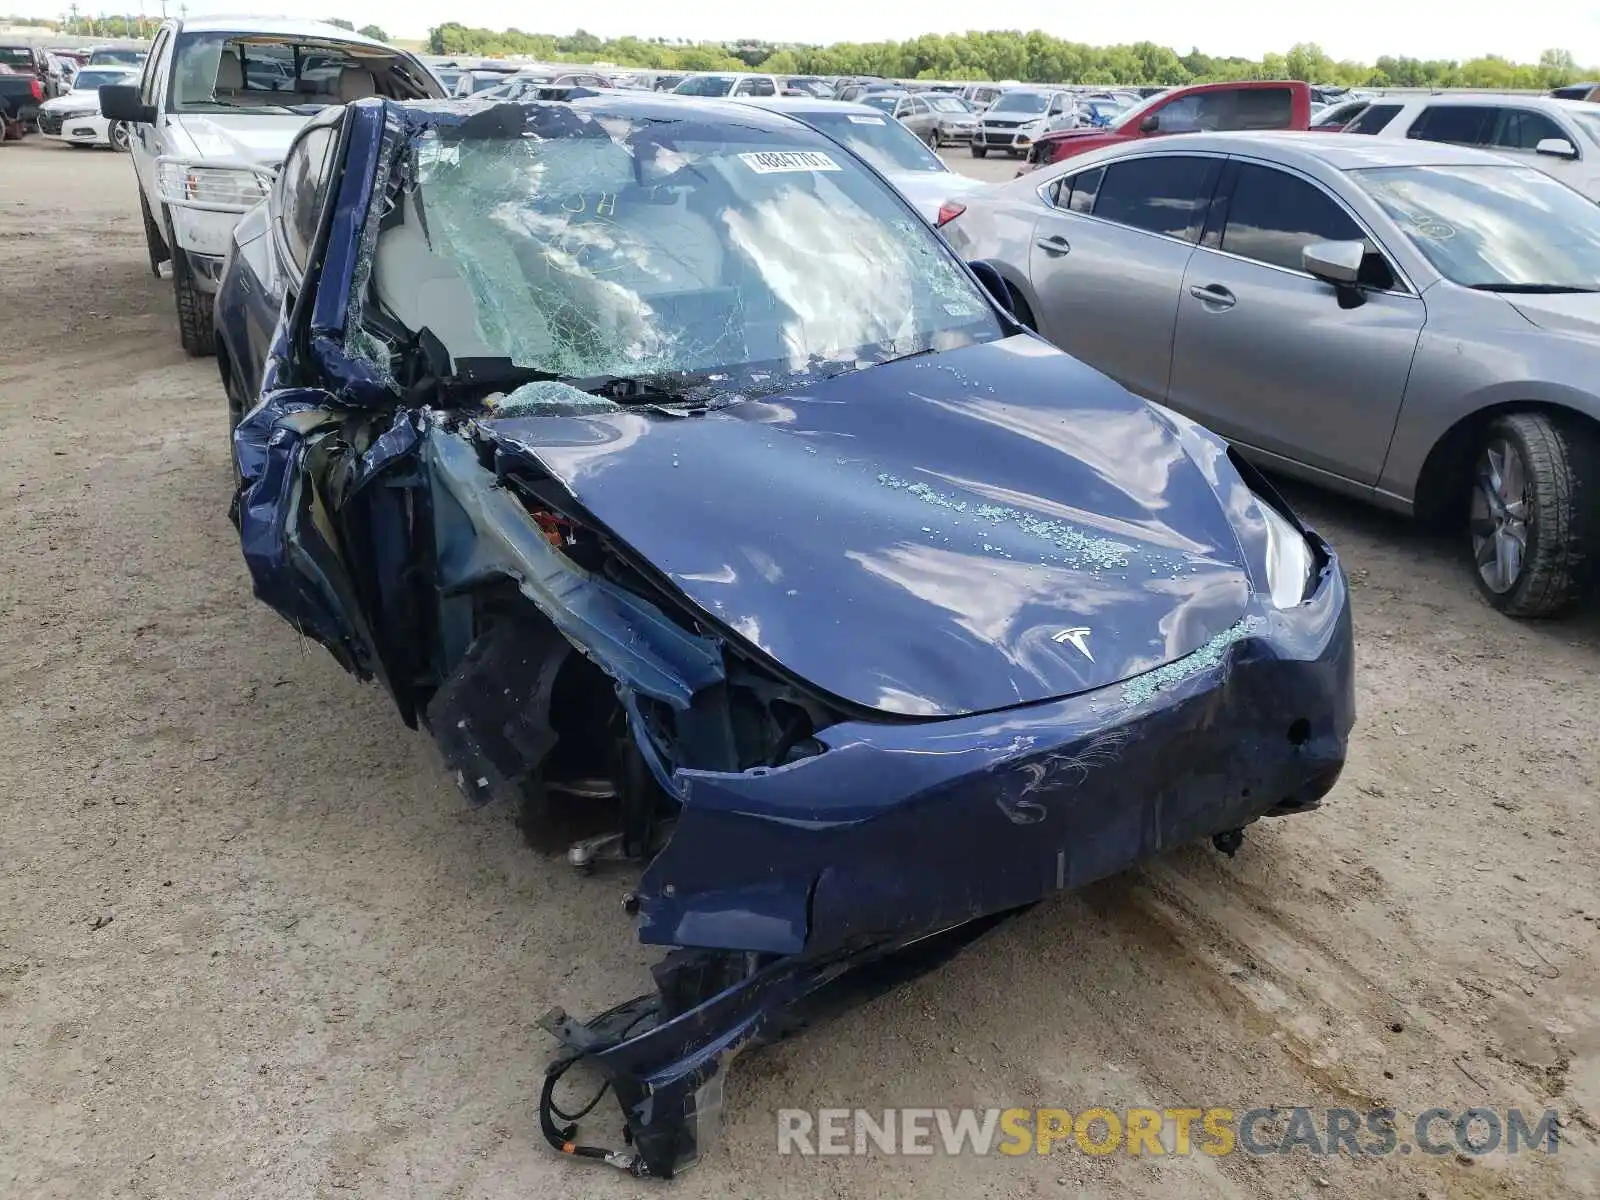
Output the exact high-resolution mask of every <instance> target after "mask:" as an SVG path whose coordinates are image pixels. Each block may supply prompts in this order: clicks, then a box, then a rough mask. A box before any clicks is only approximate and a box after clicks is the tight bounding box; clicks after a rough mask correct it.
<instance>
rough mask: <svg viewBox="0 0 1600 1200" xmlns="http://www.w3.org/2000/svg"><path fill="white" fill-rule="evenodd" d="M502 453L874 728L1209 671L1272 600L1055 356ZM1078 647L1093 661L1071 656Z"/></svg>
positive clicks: (826, 389)
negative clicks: (1253, 600)
mask: <svg viewBox="0 0 1600 1200" xmlns="http://www.w3.org/2000/svg"><path fill="white" fill-rule="evenodd" d="M485 428H486V429H487V430H488V431H489V433H490V436H492V437H493V438H495V439H496V440H497V441H499V442H501V443H502V444H503V445H505V446H507V447H508V448H516V449H520V450H522V451H524V452H525V453H527V454H528V455H529V456H530V457H532V458H534V459H536V460H537V461H538V462H539V463H540V464H541V465H542V466H543V467H544V468H545V469H546V470H547V471H548V472H549V473H550V474H552V475H554V476H555V477H556V478H558V479H560V480H561V481H562V482H563V483H564V484H566V486H567V487H568V488H569V490H570V491H571V492H572V494H573V496H574V497H575V498H576V499H577V501H578V502H579V503H580V504H581V505H582V506H583V507H584V509H585V510H586V511H588V512H589V513H591V514H592V515H593V516H594V517H595V518H596V519H597V520H599V521H600V522H601V523H602V524H603V525H605V526H606V527H607V528H609V529H610V530H611V531H612V532H613V533H615V534H616V535H617V536H618V537H619V538H620V539H621V540H622V541H623V542H625V543H627V544H628V545H629V546H631V547H633V548H634V550H636V551H637V552H638V553H639V554H641V555H642V556H643V557H645V558H647V559H648V560H649V561H650V562H651V563H652V564H654V565H655V566H656V567H657V568H659V569H660V570H662V571H663V572H665V573H666V574H667V575H668V576H669V577H670V579H671V580H672V581H673V582H674V583H675V584H676V585H677V586H678V587H679V588H681V589H682V590H683V592H684V593H685V595H687V596H688V597H689V598H690V599H691V600H692V601H693V602H694V603H695V604H696V605H698V606H699V607H700V608H701V609H703V610H704V611H705V613H706V614H707V615H708V616H709V617H711V618H712V619H713V620H715V621H717V622H719V623H720V624H721V625H723V626H724V627H726V628H727V629H728V630H731V631H732V632H734V633H736V634H738V635H739V636H741V637H743V638H744V639H745V640H747V641H749V642H751V643H752V644H754V645H756V646H758V647H759V648H760V649H761V650H763V651H764V652H765V653H766V654H768V655H769V656H770V657H771V658H773V659H775V660H776V661H778V662H779V663H781V664H783V665H784V666H785V667H787V668H788V669H789V670H790V671H792V672H794V673H795V674H797V675H799V676H801V677H803V678H805V679H807V680H809V681H810V682H811V683H813V684H815V685H816V686H817V687H819V688H821V689H823V690H824V691H826V692H828V693H830V694H831V695H834V696H837V697H842V698H844V699H846V700H849V701H851V702H853V703H855V704H858V705H861V706H863V707H866V708H873V709H879V710H882V711H887V712H893V713H899V714H905V715H910V716H924V717H926V716H950V715H957V714H962V713H971V712H983V711H988V710H992V709H998V708H1006V707H1010V706H1014V705H1018V704H1028V703H1032V702H1035V701H1038V700H1043V699H1048V698H1051V697H1054V696H1063V695H1071V694H1074V693H1077V692H1081V691H1085V690H1087V689H1090V688H1095V687H1100V686H1103V685H1105V684H1107V683H1111V682H1114V681H1116V680H1119V679H1124V678H1127V677H1128V676H1129V675H1133V674H1137V673H1140V672H1142V671H1146V670H1149V669H1150V668H1152V667H1156V666H1159V665H1161V664H1162V663H1165V662H1169V661H1171V660H1172V659H1174V658H1177V657H1180V656H1181V655H1184V654H1187V653H1189V652H1190V651H1191V650H1193V649H1194V648H1195V647H1197V646H1199V645H1201V644H1202V643H1204V642H1205V641H1206V640H1207V639H1208V638H1210V637H1212V636H1214V635H1215V634H1217V633H1219V632H1220V631H1222V630H1224V629H1226V628H1227V627H1228V626H1229V625H1231V624H1232V623H1233V622H1234V621H1236V620H1237V619H1238V618H1239V616H1240V614H1241V613H1242V612H1243V611H1244V607H1245V603H1246V600H1247V598H1248V595H1249V591H1250V581H1249V576H1248V574H1247V572H1246V569H1245V567H1244V565H1243V553H1242V551H1241V549H1240V545H1239V541H1238V538H1237V537H1236V536H1235V534H1234V532H1233V530H1232V528H1231V527H1230V525H1229V522H1228V518H1227V514H1226V513H1225V512H1224V511H1223V508H1222V505H1221V504H1220V503H1219V502H1218V498H1217V495H1216V494H1215V492H1213V490H1212V488H1211V486H1210V485H1209V484H1208V482H1207V481H1206V478H1205V476H1204V475H1203V474H1202V472H1201V470H1200V469H1199V468H1198V467H1197V466H1196V465H1195V463H1194V462H1192V461H1191V460H1190V459H1189V457H1188V455H1187V454H1186V453H1185V451H1184V448H1183V446H1182V444H1181V443H1180V441H1179V439H1178V438H1177V437H1176V436H1175V435H1174V433H1173V431H1172V430H1171V428H1169V427H1168V425H1167V424H1165V423H1164V422H1163V421H1162V420H1161V419H1160V418H1159V417H1158V416H1157V415H1156V413H1155V412H1154V411H1153V410H1152V409H1151V408H1150V407H1149V406H1148V405H1146V404H1145V403H1144V402H1143V401H1141V400H1138V399H1137V398H1135V397H1133V396H1131V395H1130V394H1129V393H1128V392H1126V391H1125V390H1123V389H1122V388H1121V387H1119V386H1117V385H1116V384H1114V383H1112V382H1111V381H1110V380H1108V379H1107V378H1106V377H1105V376H1103V375H1101V374H1099V373H1098V372H1095V371H1092V370H1090V369H1088V368H1087V367H1084V366H1083V365H1082V364H1080V363H1078V362H1077V361H1076V360H1074V359H1072V358H1069V357H1067V356H1066V355H1064V354H1062V353H1061V352H1060V351H1058V350H1055V349H1052V348H1051V347H1049V346H1047V345H1045V344H1044V343H1043V342H1041V341H1039V340H1037V339H1036V338H1033V337H1015V338H1010V339H1007V340H1005V341H1002V342H996V343H990V344H987V345H980V346H974V347H970V348H967V349H963V350H956V351H953V352H950V353H945V354H937V355H928V356H923V357H919V358H915V359H910V360H907V361H904V362H899V363H889V364H886V365H883V366H877V367H871V368H868V369H865V370H859V371H852V372H848V373H846V374H843V375H838V376H835V377H833V378H831V379H827V380H823V381H819V382H817V383H816V384H814V385H811V386H809V387H808V388H806V389H805V390H803V391H800V390H797V391H795V392H791V393H786V394H784V395H781V396H777V397H773V398H770V399H767V400H763V401H752V402H746V403H735V404H733V405H731V406H729V407H725V408H720V409H714V410H712V411H710V412H708V413H707V414H706V415H704V416H701V417H695V418H689V419H685V418H680V417H671V416H665V415H662V414H659V413H656V412H652V411H648V410H646V411H624V412H617V413H606V414H600V415H587V416H570V417H564V416H538V417H512V418H505V419H501V420H495V421H490V422H487V423H486V425H485ZM1074 628H1087V629H1088V630H1089V633H1088V634H1087V635H1084V636H1083V637H1082V638H1081V639H1080V640H1082V641H1083V644H1084V645H1085V647H1086V648H1087V651H1088V653H1085V652H1084V650H1080V649H1078V648H1077V646H1075V645H1074V644H1072V642H1071V641H1068V640H1059V641H1058V640H1055V639H1056V638H1057V637H1058V636H1060V635H1061V634H1062V631H1063V630H1068V629H1074Z"/></svg>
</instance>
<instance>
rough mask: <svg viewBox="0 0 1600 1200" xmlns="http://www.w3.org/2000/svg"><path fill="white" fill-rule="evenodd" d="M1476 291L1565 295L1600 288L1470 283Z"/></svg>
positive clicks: (1544, 284)
mask: <svg viewBox="0 0 1600 1200" xmlns="http://www.w3.org/2000/svg"><path fill="white" fill-rule="evenodd" d="M1467 286H1468V287H1470V288H1471V289H1472V290H1473V291H1475V292H1506V293H1508V294H1510V295H1513V296H1563V295H1568V294H1572V293H1576V294H1583V293H1586V292H1600V288H1592V287H1578V286H1577V285H1576V284H1571V283H1469V284H1468V285H1467Z"/></svg>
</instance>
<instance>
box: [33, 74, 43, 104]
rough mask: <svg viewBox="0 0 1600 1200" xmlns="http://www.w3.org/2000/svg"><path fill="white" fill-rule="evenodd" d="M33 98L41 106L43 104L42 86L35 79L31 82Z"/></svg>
mask: <svg viewBox="0 0 1600 1200" xmlns="http://www.w3.org/2000/svg"><path fill="white" fill-rule="evenodd" d="M33 98H34V99H35V100H37V101H39V102H40V103H41V104H43V103H44V84H42V83H40V82H39V81H38V80H37V79H35V80H34V81H33Z"/></svg>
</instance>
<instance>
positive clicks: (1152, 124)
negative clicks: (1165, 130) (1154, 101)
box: [1139, 113, 1161, 133]
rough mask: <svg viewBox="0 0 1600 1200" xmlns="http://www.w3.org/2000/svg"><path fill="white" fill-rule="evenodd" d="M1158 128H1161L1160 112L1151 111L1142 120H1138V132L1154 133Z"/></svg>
mask: <svg viewBox="0 0 1600 1200" xmlns="http://www.w3.org/2000/svg"><path fill="white" fill-rule="evenodd" d="M1160 128H1161V114H1160V113H1151V114H1150V115H1149V116H1148V117H1146V118H1145V119H1144V120H1142V121H1140V122H1139V132H1140V133H1154V132H1155V131H1156V130H1158V129H1160Z"/></svg>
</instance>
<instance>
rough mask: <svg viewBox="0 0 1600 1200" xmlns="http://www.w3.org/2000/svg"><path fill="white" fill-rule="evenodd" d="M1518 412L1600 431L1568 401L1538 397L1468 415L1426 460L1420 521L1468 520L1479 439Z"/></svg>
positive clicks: (1415, 502) (1417, 506)
mask: <svg viewBox="0 0 1600 1200" xmlns="http://www.w3.org/2000/svg"><path fill="white" fill-rule="evenodd" d="M1517 412H1534V413H1543V414H1545V415H1547V416H1551V417H1555V418H1557V419H1559V420H1562V421H1579V422H1583V423H1585V424H1587V425H1589V426H1590V427H1591V428H1594V429H1596V430H1600V421H1596V420H1595V419H1594V418H1593V417H1591V416H1589V415H1588V414H1587V413H1582V412H1579V411H1578V410H1577V409H1575V408H1568V407H1567V406H1566V405H1564V404H1551V403H1548V402H1545V401H1537V400H1508V401H1505V402H1504V403H1501V404H1491V405H1489V406H1488V407H1487V408H1480V409H1478V410H1477V411H1476V412H1472V413H1469V414H1467V415H1466V416H1465V417H1462V418H1461V419H1460V420H1459V421H1457V422H1456V423H1455V424H1454V425H1452V426H1451V427H1450V428H1449V429H1447V430H1445V432H1444V435H1443V436H1442V437H1440V438H1439V440H1438V441H1437V442H1435V443H1434V444H1433V449H1431V450H1429V451H1428V457H1427V458H1426V459H1425V460H1424V461H1423V464H1422V470H1421V471H1420V472H1419V473H1418V475H1417V486H1416V489H1415V491H1414V493H1413V496H1412V510H1413V512H1414V513H1415V516H1416V519H1417V520H1418V521H1419V522H1421V523H1422V524H1424V525H1428V526H1431V527H1433V528H1436V529H1442V528H1449V527H1451V526H1453V525H1456V524H1459V523H1460V522H1461V521H1463V520H1465V518H1466V500H1467V483H1468V480H1469V478H1470V476H1471V473H1472V464H1473V458H1474V454H1475V452H1476V450H1477V447H1478V441H1479V438H1480V436H1481V435H1482V433H1483V431H1484V430H1485V429H1486V428H1488V426H1489V424H1490V423H1491V422H1493V421H1494V420H1496V419H1497V418H1499V417H1503V416H1506V415H1507V414H1509V413H1517Z"/></svg>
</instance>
